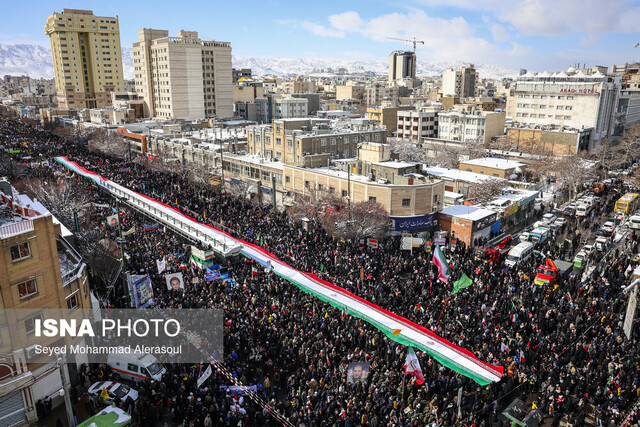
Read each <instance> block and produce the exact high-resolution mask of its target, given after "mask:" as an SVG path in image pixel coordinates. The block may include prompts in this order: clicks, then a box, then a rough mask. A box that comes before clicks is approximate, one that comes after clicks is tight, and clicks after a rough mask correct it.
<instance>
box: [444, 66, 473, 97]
mask: <svg viewBox="0 0 640 427" xmlns="http://www.w3.org/2000/svg"><path fill="white" fill-rule="evenodd" d="M476 79H477V73H476V69H475V68H474V66H473V64H469V65H468V66H466V67H460V68H458V69H457V70H454V69H453V68H449V69H447V70H445V71H444V72H443V73H442V95H444V96H460V97H462V98H469V97H472V96H475V92H476Z"/></svg>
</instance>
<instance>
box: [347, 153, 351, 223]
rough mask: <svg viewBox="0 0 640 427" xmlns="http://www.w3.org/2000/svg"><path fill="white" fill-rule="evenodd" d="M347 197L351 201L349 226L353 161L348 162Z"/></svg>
mask: <svg viewBox="0 0 640 427" xmlns="http://www.w3.org/2000/svg"><path fill="white" fill-rule="evenodd" d="M347 167H348V169H347V199H348V202H349V227H351V221H352V219H351V163H347Z"/></svg>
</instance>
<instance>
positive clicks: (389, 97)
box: [364, 82, 399, 107]
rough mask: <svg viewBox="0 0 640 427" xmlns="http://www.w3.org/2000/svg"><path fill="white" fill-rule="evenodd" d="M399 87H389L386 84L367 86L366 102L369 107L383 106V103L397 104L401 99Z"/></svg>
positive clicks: (365, 92) (365, 90) (377, 83)
mask: <svg viewBox="0 0 640 427" xmlns="http://www.w3.org/2000/svg"><path fill="white" fill-rule="evenodd" d="M398 92H399V88H398V86H388V85H387V84H386V83H380V82H376V83H371V84H367V85H366V86H365V89H364V101H365V104H366V105H367V106H368V107H376V106H378V105H381V104H382V102H383V101H387V102H389V103H391V104H396V103H397V102H398V97H399V94H398Z"/></svg>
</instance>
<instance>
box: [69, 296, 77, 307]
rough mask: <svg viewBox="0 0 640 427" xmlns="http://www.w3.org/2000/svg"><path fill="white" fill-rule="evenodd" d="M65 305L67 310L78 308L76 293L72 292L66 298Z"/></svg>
mask: <svg viewBox="0 0 640 427" xmlns="http://www.w3.org/2000/svg"><path fill="white" fill-rule="evenodd" d="M67 307H68V308H69V310H75V309H76V308H78V294H73V295H71V296H70V297H69V299H67Z"/></svg>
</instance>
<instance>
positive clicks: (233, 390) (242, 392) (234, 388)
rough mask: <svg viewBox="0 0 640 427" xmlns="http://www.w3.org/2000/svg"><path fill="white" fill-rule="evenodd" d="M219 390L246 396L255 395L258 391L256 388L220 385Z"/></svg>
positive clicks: (252, 386)
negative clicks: (250, 393)
mask: <svg viewBox="0 0 640 427" xmlns="http://www.w3.org/2000/svg"><path fill="white" fill-rule="evenodd" d="M220 390H228V391H229V393H230V394H240V395H246V394H247V393H248V392H252V393H256V392H257V391H258V386H257V385H249V386H241V385H221V386H220Z"/></svg>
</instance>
